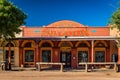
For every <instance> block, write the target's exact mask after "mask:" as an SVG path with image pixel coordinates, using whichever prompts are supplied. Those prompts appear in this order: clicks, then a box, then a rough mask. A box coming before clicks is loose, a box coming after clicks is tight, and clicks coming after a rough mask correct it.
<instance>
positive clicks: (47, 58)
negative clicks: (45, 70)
mask: <svg viewBox="0 0 120 80" xmlns="http://www.w3.org/2000/svg"><path fill="white" fill-rule="evenodd" d="M42 62H51V50H42Z"/></svg>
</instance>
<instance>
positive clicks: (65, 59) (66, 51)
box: [59, 41, 73, 68]
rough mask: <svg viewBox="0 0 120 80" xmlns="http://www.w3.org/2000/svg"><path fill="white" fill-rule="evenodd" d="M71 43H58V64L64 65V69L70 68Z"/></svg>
mask: <svg viewBox="0 0 120 80" xmlns="http://www.w3.org/2000/svg"><path fill="white" fill-rule="evenodd" d="M72 46H73V45H72V43H71V42H67V41H64V42H60V44H59V47H60V62H62V63H65V65H64V67H66V68H70V67H71V57H72V56H71V54H72V53H71V47H72Z"/></svg>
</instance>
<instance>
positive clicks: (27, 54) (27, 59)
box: [25, 50, 34, 62]
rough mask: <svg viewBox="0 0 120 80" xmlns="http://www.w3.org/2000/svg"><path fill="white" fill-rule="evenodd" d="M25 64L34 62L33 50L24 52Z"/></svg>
mask: <svg viewBox="0 0 120 80" xmlns="http://www.w3.org/2000/svg"><path fill="white" fill-rule="evenodd" d="M25 62H34V51H33V50H25Z"/></svg>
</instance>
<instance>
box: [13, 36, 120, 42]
mask: <svg viewBox="0 0 120 80" xmlns="http://www.w3.org/2000/svg"><path fill="white" fill-rule="evenodd" d="M15 39H16V40H30V39H33V40H36V39H37V40H53V41H79V40H118V39H120V37H114V36H77V37H76V36H62V37H17V38H15Z"/></svg>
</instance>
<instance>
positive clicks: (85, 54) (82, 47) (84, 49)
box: [75, 41, 90, 64]
mask: <svg viewBox="0 0 120 80" xmlns="http://www.w3.org/2000/svg"><path fill="white" fill-rule="evenodd" d="M75 47H77V53H78V64H79V63H81V62H88V61H89V47H90V43H89V42H88V41H79V42H77V43H76V45H75Z"/></svg>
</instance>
